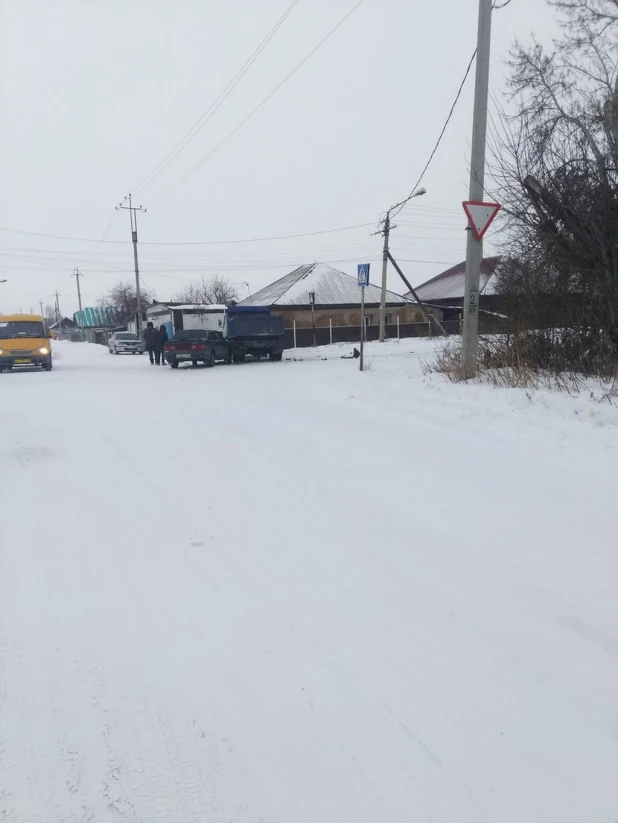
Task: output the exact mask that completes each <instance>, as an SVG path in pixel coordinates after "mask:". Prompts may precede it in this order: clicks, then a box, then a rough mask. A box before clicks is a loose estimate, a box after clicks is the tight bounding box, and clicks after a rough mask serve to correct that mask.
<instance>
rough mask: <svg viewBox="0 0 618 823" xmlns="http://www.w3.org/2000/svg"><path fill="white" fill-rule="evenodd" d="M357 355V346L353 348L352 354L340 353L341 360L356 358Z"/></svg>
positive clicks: (358, 353)
mask: <svg viewBox="0 0 618 823" xmlns="http://www.w3.org/2000/svg"><path fill="white" fill-rule="evenodd" d="M359 357H360V352H359V350H358V349H357V348H354V351H353V352H352V354H342V355H341V359H342V360H356V359H357V358H359ZM324 360H326V358H324Z"/></svg>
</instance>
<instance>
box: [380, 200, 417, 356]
mask: <svg viewBox="0 0 618 823" xmlns="http://www.w3.org/2000/svg"><path fill="white" fill-rule="evenodd" d="M424 194H427V189H417V190H416V191H414V192H412V194H411V195H410V196H409V197H406V199H405V200H402V201H401V203H395V205H394V206H391V207H390V209H389V210H388V211H387V212H386V217H385V218H384V221H383V222H384V226H383V228H382V229H379V230H378V231H376V232H374V234H383V235H384V245H383V247H382V291H381V295H380V337H379V339H380V343H384V338H385V337H386V278H387V274H388V261H389V259H390V251H389V248H388V241H389V237H390V233H391V229H396V228H397V226H393V225H392V224H391V212H392V211H394V212H395V214H399V212H400V211H401V209H402V208H403V207H404V206H405V204H406V203H407V202H408V201H409V200H413V199H414V198H415V197H422V196H423V195H424Z"/></svg>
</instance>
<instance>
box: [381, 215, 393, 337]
mask: <svg viewBox="0 0 618 823" xmlns="http://www.w3.org/2000/svg"><path fill="white" fill-rule="evenodd" d="M390 233H391V213H390V209H389V211H387V212H386V217H385V218H384V229H383V234H384V245H383V246H382V294H381V295H380V343H384V338H385V336H386V277H387V273H388V240H389V237H390Z"/></svg>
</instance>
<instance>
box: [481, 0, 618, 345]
mask: <svg viewBox="0 0 618 823" xmlns="http://www.w3.org/2000/svg"><path fill="white" fill-rule="evenodd" d="M550 4H551V5H552V6H553V7H554V8H555V9H556V10H557V12H558V14H559V21H560V25H561V32H562V34H561V37H560V38H559V39H558V40H556V41H555V42H554V44H553V48H552V50H550V51H547V50H546V49H545V48H544V47H543V46H541V45H540V44H539V43H538V42H536V41H533V43H532V45H531V46H530V47H525V46H523V45H521V44H520V43H516V44H515V46H514V47H513V50H512V53H511V59H510V68H511V76H510V80H509V86H510V91H511V95H512V97H511V99H512V100H513V101H515V103H516V112H515V114H514V115H513V114H510V115H507V114H506V113H505V112H502V115H501V118H500V122H499V124H498V125H496V126H495V127H494V130H493V152H492V154H493V160H492V161H491V169H490V170H491V172H492V175H493V178H494V181H495V183H496V185H497V189H498V192H497V194H498V196H499V197H500V199H501V201H502V202H503V204H504V213H505V218H504V220H505V222H504V223H503V225H504V229H505V231H504V236H505V237H506V241H505V244H504V251H505V255H506V256H508V257H509V258H511V261H516V262H515V263H513V262H511V264H510V265H509V266H506V267H505V270H504V272H503V276H502V284H501V287H502V290H503V292H505V293H511V294H513V293H515V294H517V293H518V294H519V296H521V295H522V294H523V290H524V289H526V288H527V289H529V288H531V287H532V286H534V288H535V289H536V291H537V294H553V295H555V296H562V297H565V296H567V295H571V296H574V295H577V296H578V299H579V301H580V302H579V306H580V309H581V311H580V317H579V322H580V325H585V326H586V327H587V328H590V324H591V323H594V325H595V326H596V327H597V329H602V330H605V331H606V332H608V333H610V335H614V334H615V329H616V326H617V322H618V116H616V115H617V113H618V0H550ZM527 293H528V294H530V292H529V291H528V292H527ZM571 305H575V303H574V301H573V300H571Z"/></svg>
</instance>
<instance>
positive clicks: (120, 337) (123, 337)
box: [116, 332, 137, 341]
mask: <svg viewBox="0 0 618 823" xmlns="http://www.w3.org/2000/svg"><path fill="white" fill-rule="evenodd" d="M116 340H133V341H135V340H137V335H136V334H131V333H130V332H126V333H124V334H117V335H116Z"/></svg>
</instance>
